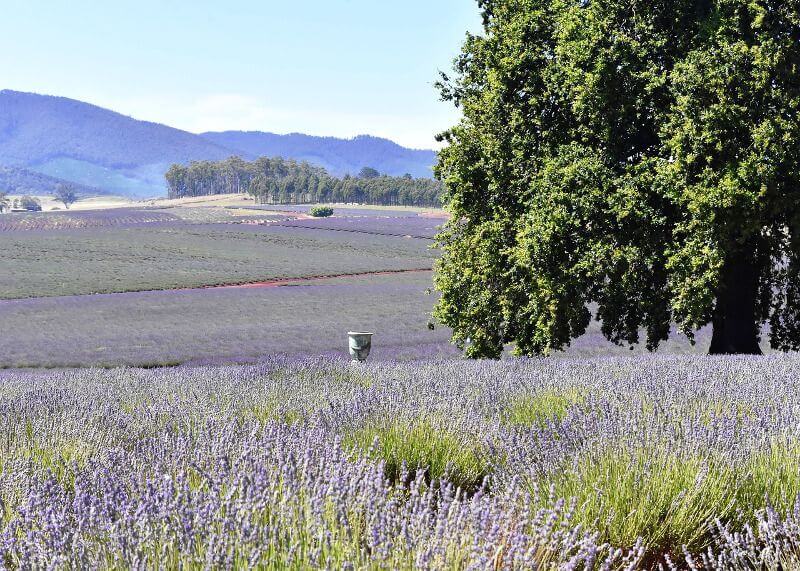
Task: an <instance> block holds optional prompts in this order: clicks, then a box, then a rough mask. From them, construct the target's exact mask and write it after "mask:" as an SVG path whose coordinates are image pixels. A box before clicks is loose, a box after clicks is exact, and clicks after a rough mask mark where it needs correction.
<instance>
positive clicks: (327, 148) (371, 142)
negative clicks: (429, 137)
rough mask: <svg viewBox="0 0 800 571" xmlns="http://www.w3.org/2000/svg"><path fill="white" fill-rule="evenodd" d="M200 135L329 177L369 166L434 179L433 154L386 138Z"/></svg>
mask: <svg viewBox="0 0 800 571" xmlns="http://www.w3.org/2000/svg"><path fill="white" fill-rule="evenodd" d="M202 136H203V137H205V138H206V139H208V140H209V141H213V142H214V143H217V144H219V145H222V146H224V147H227V148H229V149H235V150H237V151H241V152H242V153H244V154H248V155H252V156H270V157H278V156H280V157H286V158H293V159H296V160H305V161H308V162H309V163H311V164H314V165H317V166H321V167H323V168H325V169H327V170H328V172H330V173H331V174H334V175H336V176H342V175H344V174H347V173H350V174H353V175H355V174H358V172H359V171H360V170H361V169H362V167H365V166H369V167H372V168H375V169H377V170H379V171H380V172H382V173H386V174H389V175H393V176H401V175H403V174H405V173H410V174H412V175H414V176H415V177H430V176H433V170H432V169H433V165H434V164H435V163H436V153H435V152H434V151H424V150H415V149H407V148H405V147H401V146H400V145H398V144H397V143H393V142H392V141H389V140H387V139H381V138H378V137H371V136H369V135H360V136H358V137H355V138H354V139H337V138H335V137H314V136H311V135H302V134H299V133H292V134H289V135H275V134H273V133H262V132H258V131H224V132H220V133H216V132H211V133H202Z"/></svg>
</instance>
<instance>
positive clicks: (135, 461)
mask: <svg viewBox="0 0 800 571" xmlns="http://www.w3.org/2000/svg"><path fill="white" fill-rule="evenodd" d="M798 366H800V362H799V361H798V358H797V357H796V356H772V357H765V358H746V357H741V358H735V357H722V358H703V357H701V358H698V357H675V356H672V357H669V356H667V357H664V356H647V357H638V358H627V359H624V358H605V359H583V360H570V359H568V360H563V359H549V360H514V361H502V362H464V361H449V362H442V361H435V362H431V361H424V360H421V361H417V362H414V363H406V364H402V363H384V364H381V363H368V364H366V365H358V366H354V365H353V364H351V363H347V362H344V361H342V360H339V359H329V358H315V359H292V358H279V357H273V358H270V359H268V360H267V361H265V362H262V363H260V364H258V365H255V366H244V367H180V368H172V369H154V370H141V369H138V370H137V369H116V370H108V371H102V370H69V371H59V372H51V373H41V372H40V373H13V372H5V373H2V372H0V394H1V395H2V398H0V410H2V414H3V417H4V418H5V419H7V422H5V423H3V426H2V428H0V431H2V434H0V446H2V455H3V459H4V462H3V470H2V472H0V494H1V497H2V500H3V505H4V512H3V519H2V524H0V532H1V533H2V536H3V540H2V541H0V557H2V559H3V561H4V562H5V563H6V564H8V565H11V566H14V567H20V568H38V567H46V566H48V565H50V564H53V563H54V562H58V565H59V566H64V567H70V568H85V567H98V566H104V565H106V564H107V563H108V562H112V561H113V562H114V565H115V566H122V567H154V566H160V565H166V566H168V567H173V568H179V567H184V568H186V567H225V568H231V567H256V566H263V567H266V568H298V569H299V568H331V569H333V568H335V569H342V568H343V569H353V568H392V569H412V568H425V569H468V568H476V569H486V568H491V569H531V568H543V569H556V568H558V569H566V568H573V569H595V568H597V569H600V568H602V569H631V570H633V569H657V568H659V565H662V566H663V567H664V568H666V567H670V568H681V569H683V568H694V569H701V568H702V569H796V568H797V567H798V565H800V560H798V549H797V546H798V545H800V535H799V534H798V529H800V521H798V513H799V512H798V509H800V508H799V507H798V504H797V501H798V500H797V498H796V493H797V489H798V487H799V486H800V482H798V474H797V472H796V470H794V469H793V468H792V467H793V466H796V465H797V463H798V461H800V450H799V449H798V447H797V444H796V443H797V438H798V436H800V434H798V427H799V426H800V418H799V417H798V411H800V401H798V394H800V390H798V389H800V386H798V377H797V375H796V374H795V373H796V371H797V368H798Z"/></svg>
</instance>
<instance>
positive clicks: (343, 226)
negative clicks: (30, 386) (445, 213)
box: [0, 209, 436, 299]
mask: <svg viewBox="0 0 800 571" xmlns="http://www.w3.org/2000/svg"><path fill="white" fill-rule="evenodd" d="M128 210H130V211H131V213H130V214H129V215H128V216H127V217H122V216H118V215H117V214H111V215H110V214H108V212H105V213H104V212H103V211H97V212H90V213H81V214H82V216H83V218H85V220H86V221H87V222H86V225H85V226H81V227H75V226H67V227H61V226H52V224H53V223H51V222H47V223H45V222H42V224H44V226H43V227H42V228H37V229H33V230H31V229H28V230H19V229H13V228H15V224H16V223H14V222H13V220H15V219H16V218H15V217H16V216H17V215H5V216H4V217H3V220H5V219H7V218H10V219H11V220H12V221H11V222H7V223H6V226H7V227H8V228H12V229H7V230H3V229H2V228H0V240H2V242H1V243H0V247H2V258H3V263H2V264H0V299H16V298H27V297H49V296H68V295H82V294H94V293H112V292H128V291H144V290H166V289H177V288H192V287H202V286H208V285H220V284H238V283H247V282H257V281H262V280H270V279H277V278H301V277H307V276H325V275H337V274H347V273H369V272H380V271H387V270H407V269H430V268H431V267H432V265H433V261H434V259H435V257H436V253H435V252H434V251H433V250H431V249H430V245H431V243H432V240H431V239H430V238H429V237H428V235H427V234H425V232H427V233H428V234H430V233H431V230H430V228H431V227H433V226H434V225H435V224H434V223H432V222H431V221H430V220H427V219H423V218H418V217H408V218H407V219H404V220H406V222H405V223H397V222H395V224H394V225H393V226H392V229H391V230H390V231H386V230H385V228H384V231H383V232H380V231H376V230H378V228H376V224H377V220H375V219H372V222H371V224H370V223H369V220H370V219H368V218H367V219H362V218H358V219H355V218H354V219H346V218H343V219H334V224H335V226H333V227H325V224H323V225H321V226H319V227H303V225H302V224H300V223H297V222H295V223H294V224H296V227H293V226H292V225H291V224H292V222H290V221H287V220H286V219H285V218H279V219H277V220H274V221H273V222H274V223H273V222H268V221H267V220H266V219H265V218H264V217H261V218H259V219H258V220H257V221H256V222H258V223H257V224H256V223H248V222H252V221H250V220H247V219H245V220H241V219H237V220H238V222H240V223H236V224H234V223H229V222H218V223H208V222H200V221H199V220H202V218H198V216H199V215H198V214H197V213H196V212H195V211H196V210H200V209H173V211H174V212H180V213H181V216H188V217H193V218H192V220H193V221H187V220H185V219H183V218H180V217H178V216H177V215H176V214H174V213H166V212H163V211H142V212H140V213H139V214H136V211H134V210H133V209H128ZM186 210H190V211H191V213H190V214H188V215H187V214H186V213H185V212H184V211H186ZM202 212H203V213H208V212H211V211H210V210H209V209H206V210H203V211H202ZM211 214H213V216H215V217H217V218H218V215H216V214H214V213H213V212H211ZM53 216H56V215H53ZM159 216H161V217H164V218H163V219H160V220H158V219H157V218H158V217H159ZM83 218H82V219H83ZM42 220H44V219H42ZM363 220H366V221H367V225H366V227H365V223H364V222H363ZM327 224H328V225H330V224H331V223H330V222H329V223H327ZM51 226H52V227H51ZM380 226H381V227H382V226H383V223H381V224H380ZM347 228H350V229H352V230H353V231H341V230H347ZM365 228H366V230H367V231H363V230H364V229H365ZM425 229H427V230H425ZM420 232H422V234H420ZM411 234H413V235H414V236H416V237H413V238H412V237H408V238H406V237H405V236H406V235H411Z"/></svg>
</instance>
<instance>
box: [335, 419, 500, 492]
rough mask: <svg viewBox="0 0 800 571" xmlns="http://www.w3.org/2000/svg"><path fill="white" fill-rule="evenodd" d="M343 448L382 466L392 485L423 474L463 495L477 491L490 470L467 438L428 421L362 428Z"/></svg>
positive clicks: (480, 451)
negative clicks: (380, 460)
mask: <svg viewBox="0 0 800 571" xmlns="http://www.w3.org/2000/svg"><path fill="white" fill-rule="evenodd" d="M344 442H345V445H347V446H349V447H352V448H357V449H360V450H362V451H364V452H367V453H369V454H370V455H372V456H373V457H375V458H380V459H382V460H383V461H384V462H385V463H386V464H385V473H386V477H387V478H389V479H391V480H392V481H398V482H399V481H401V480H402V479H403V474H404V468H405V471H406V474H407V477H408V478H413V477H414V475H415V473H416V472H417V471H419V470H425V472H426V476H427V478H428V479H429V480H430V481H434V480H439V479H441V478H446V479H447V480H448V481H449V482H451V483H453V484H455V485H456V486H458V487H460V488H462V489H463V490H465V491H467V492H473V491H475V490H477V489H478V488H479V487H480V486H481V484H482V483H483V481H484V479H485V478H486V477H487V476H488V475H489V473H490V470H491V467H490V462H489V460H488V458H487V456H486V453H485V451H484V450H483V449H482V447H481V446H480V445H479V444H478V443H477V442H476V439H475V438H474V437H472V436H469V435H462V434H459V433H456V432H455V431H451V430H447V429H443V427H442V426H439V425H438V424H436V425H435V424H433V423H432V422H430V421H428V420H406V419H396V420H390V421H388V422H386V423H374V424H369V425H367V426H365V427H362V428H360V429H358V430H356V431H354V432H352V433H350V434H348V435H347V436H346V437H345V439H344Z"/></svg>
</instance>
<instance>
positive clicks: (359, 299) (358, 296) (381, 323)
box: [0, 272, 457, 368]
mask: <svg viewBox="0 0 800 571" xmlns="http://www.w3.org/2000/svg"><path fill="white" fill-rule="evenodd" d="M430 282H431V273H430V272H418V273H417V272H414V273H408V274H395V275H377V276H366V277H360V278H349V279H334V280H315V281H313V282H308V283H303V284H302V285H287V286H283V287H265V288H241V289H240V288H223V289H201V290H186V291H156V292H141V293H130V294H122V295H120V294H110V295H93V296H73V297H59V298H52V297H51V298H41V299H23V300H12V301H4V302H0V323H2V324H3V329H4V331H5V332H6V334H5V335H4V336H3V343H2V346H0V367H6V368H8V367H69V366H112V365H139V366H156V365H166V364H176V363H184V362H210V363H220V362H231V361H234V362H237V361H256V360H258V359H259V358H262V357H263V356H265V355H270V354H275V353H284V354H295V355H296V354H324V353H331V354H338V355H343V354H344V353H345V352H346V351H347V336H346V333H347V331H348V330H349V329H364V328H366V329H368V330H370V331H375V332H376V336H375V344H374V350H373V353H372V354H371V356H370V359H377V360H385V359H411V358H422V357H428V358H442V357H450V358H452V357H455V356H457V352H456V350H455V349H454V348H453V347H452V346H451V345H450V344H449V342H448V339H449V333H448V331H447V329H445V328H437V329H436V330H435V331H430V330H429V329H428V327H427V323H428V314H429V312H430V310H431V307H432V305H433V298H432V297H431V296H428V295H425V293H424V292H425V289H426V288H427V287H430Z"/></svg>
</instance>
